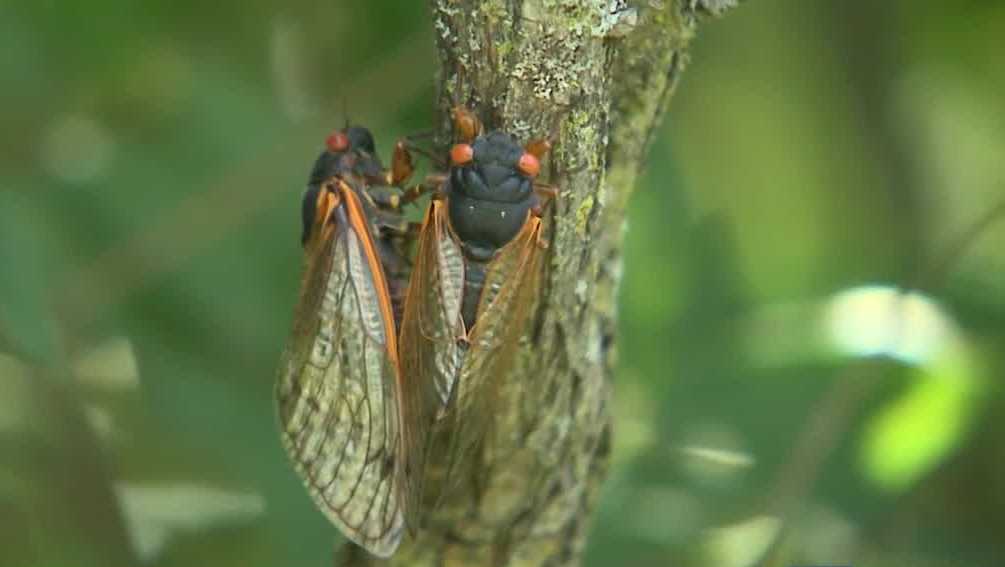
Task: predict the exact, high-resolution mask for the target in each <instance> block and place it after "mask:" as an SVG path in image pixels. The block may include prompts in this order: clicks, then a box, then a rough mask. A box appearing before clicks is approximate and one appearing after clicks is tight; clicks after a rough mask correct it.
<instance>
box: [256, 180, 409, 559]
mask: <svg viewBox="0 0 1005 567" xmlns="http://www.w3.org/2000/svg"><path fill="white" fill-rule="evenodd" d="M327 190H329V191H331V194H330V195H328V196H327V197H328V198H334V200H335V202H336V204H335V206H334V209H333V210H331V212H330V216H328V215H323V216H324V218H321V219H319V220H318V223H320V224H316V225H315V226H314V227H313V229H312V230H311V232H310V237H309V239H308V242H307V243H306V250H307V266H306V270H305V273H304V280H303V283H302V291H301V298H300V302H299V304H298V308H297V311H296V314H295V322H294V328H293V333H292V336H291V339H290V341H289V344H288V346H287V348H286V350H285V351H284V354H283V359H282V363H281V367H280V375H279V380H278V384H277V389H276V397H277V405H278V410H279V421H280V425H281V430H282V440H283V445H284V446H285V448H286V450H287V452H288V454H289V455H290V457H291V459H292V461H293V463H294V466H295V468H296V469H297V471H298V472H299V473H300V475H301V477H302V478H303V480H304V483H305V484H306V486H307V488H308V491H309V492H310V494H311V496H312V497H313V498H314V500H315V502H316V504H317V505H318V506H319V507H320V508H321V510H322V511H323V512H324V513H325V515H326V516H328V518H329V519H330V520H331V521H332V522H333V523H334V524H336V526H338V527H339V529H340V530H341V531H342V532H343V533H344V534H345V535H346V536H347V537H348V538H349V539H351V540H353V541H354V542H356V543H357V544H359V545H361V546H363V547H365V548H366V549H367V550H368V551H370V552H371V553H373V554H375V555H379V556H382V557H387V556H389V555H390V554H391V553H393V552H394V550H395V549H396V548H397V546H398V543H399V542H400V539H401V535H402V531H403V513H402V510H401V502H400V498H399V490H398V484H397V482H398V481H397V478H396V475H395V471H396V468H397V465H396V460H397V458H398V454H397V450H398V447H399V435H400V431H399V422H398V419H399V418H398V392H397V388H398V381H399V373H400V370H399V361H398V353H397V343H396V337H395V326H394V318H393V313H392V309H391V306H390V299H389V297H388V292H387V289H388V288H387V282H386V281H385V277H384V274H383V271H382V269H381V265H380V258H379V256H378V254H377V252H376V249H375V248H374V243H373V238H372V236H371V234H370V231H369V228H368V225H367V223H366V219H365V215H364V212H363V209H362V206H361V204H360V202H359V199H358V197H357V195H356V193H355V192H354V190H353V189H352V188H351V187H350V186H349V185H348V184H346V183H345V182H344V181H342V180H338V181H337V182H336V183H334V185H333V186H331V187H330V188H329V189H327Z"/></svg>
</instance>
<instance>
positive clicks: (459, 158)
mask: <svg viewBox="0 0 1005 567" xmlns="http://www.w3.org/2000/svg"><path fill="white" fill-rule="evenodd" d="M474 157H475V151H474V150H473V149H472V148H471V146H469V145H468V144H457V145H455V146H454V147H452V148H450V163H451V164H452V165H464V164H467V163H470V162H471V160H472V159H474Z"/></svg>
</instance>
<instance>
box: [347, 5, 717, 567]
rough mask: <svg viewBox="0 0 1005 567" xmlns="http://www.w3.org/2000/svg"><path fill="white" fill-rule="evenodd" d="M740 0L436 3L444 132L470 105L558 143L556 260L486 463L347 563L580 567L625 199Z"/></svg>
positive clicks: (512, 128) (599, 467)
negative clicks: (677, 90)
mask: <svg viewBox="0 0 1005 567" xmlns="http://www.w3.org/2000/svg"><path fill="white" fill-rule="evenodd" d="M732 3H733V2H731V1H724V0H717V1H712V0H663V1H662V2H660V1H657V0H651V1H649V2H647V3H644V4H643V5H642V6H640V7H639V8H637V11H636V10H635V9H626V8H624V6H623V4H624V2H623V1H618V0H484V1H477V0H431V5H432V16H433V26H434V30H435V34H436V36H437V43H438V47H439V57H440V75H439V80H440V86H441V89H440V97H439V107H440V110H441V111H442V112H441V117H442V119H441V121H440V126H441V128H440V131H441V132H442V133H443V135H444V138H443V139H442V141H443V142H445V143H446V142H448V140H447V139H446V136H449V135H450V132H451V128H450V120H449V117H448V113H447V110H448V109H449V108H450V107H451V106H453V105H455V104H464V105H466V106H468V107H469V108H471V109H473V110H474V111H475V112H476V114H477V115H478V116H479V117H480V118H481V119H482V120H483V121H484V122H485V123H486V126H487V127H488V128H489V129H500V130H504V131H507V132H510V133H512V134H514V135H515V136H516V137H517V138H518V139H519V140H520V141H521V142H526V141H527V140H530V139H532V138H540V137H544V138H548V139H549V140H550V141H551V142H552V146H553V149H552V151H551V154H550V157H549V158H548V160H547V161H546V163H545V167H544V168H543V169H542V178H543V180H544V181H546V182H549V183H550V184H552V185H555V186H556V187H558V189H559V193H558V197H557V199H556V200H555V202H554V204H553V206H551V207H550V208H548V209H546V211H547V212H548V213H547V215H546V217H545V218H546V226H547V227H548V229H547V231H548V240H549V242H550V247H549V249H548V255H549V262H548V263H549V269H548V273H547V277H546V280H545V282H544V283H543V285H542V289H541V292H540V293H541V297H540V301H541V303H540V306H539V309H538V314H537V317H538V319H537V321H536V323H537V324H536V326H535V331H534V333H532V336H530V337H528V340H527V341H525V342H523V343H521V345H520V350H519V351H518V360H517V363H516V364H515V367H516V371H515V372H514V374H513V377H512V378H507V379H506V381H505V382H504V383H505V384H506V385H507V387H506V389H505V391H504V400H505V403H503V404H501V406H502V407H500V408H499V413H498V414H497V415H495V416H492V420H493V425H492V429H491V430H490V434H489V435H488V436H487V438H486V439H485V443H484V447H483V448H482V451H481V455H480V462H479V466H478V467H477V470H472V471H464V474H462V478H461V480H460V482H457V483H454V484H452V485H451V490H450V491H449V496H448V497H447V498H446V499H445V501H443V502H442V503H441V504H440V505H439V506H438V507H437V508H436V510H435V511H433V512H432V513H431V517H430V518H429V519H428V520H427V521H426V525H425V527H424V528H423V529H422V530H420V531H419V533H418V536H417V537H415V538H412V537H406V538H405V540H404V541H403V542H402V545H401V548H400V549H399V550H398V552H397V553H396V554H395V555H394V557H393V558H391V559H390V560H383V561H382V560H378V559H376V558H373V557H371V556H369V555H367V554H366V553H365V552H363V551H362V550H360V549H358V548H354V547H353V546H347V547H346V549H345V550H344V552H343V556H342V560H343V563H344V564H346V565H402V566H405V565H407V566H433V565H436V566H454V565H456V566H461V565H510V566H515V565H520V566H532V565H578V564H579V562H580V556H581V553H582V550H583V547H584V538H585V535H586V532H587V529H588V527H589V519H590V515H591V512H592V511H593V508H594V505H595V503H596V500H597V495H598V493H599V488H600V485H601V482H602V481H603V479H604V477H605V475H606V471H607V463H608V455H609V453H610V447H611V414H610V411H611V404H610V401H611V390H612V376H613V369H614V366H615V361H616V351H615V340H614V338H615V322H616V314H617V302H616V295H617V289H618V285H619V282H620V279H621V273H622V269H621V247H622V240H623V234H624V215H625V206H626V204H627V201H628V197H629V195H630V194H631V192H632V188H633V186H634V184H635V180H636V177H637V175H638V172H639V170H640V168H641V166H642V164H643V161H644V158H645V154H646V150H647V148H648V146H649V141H650V139H651V137H652V135H653V132H654V131H655V129H656V127H657V125H658V124H659V121H660V118H661V116H662V115H663V112H664V110H665V108H666V106H667V101H668V100H669V99H670V96H671V94H672V92H673V88H674V86H675V85H676V83H677V80H678V78H679V77H680V74H681V71H682V70H683V68H684V63H685V61H686V59H687V56H686V48H687V45H688V43H689V41H690V39H691V38H692V37H693V33H694V27H695V24H696V22H697V19H698V13H699V12H702V11H704V12H711V13H717V12H718V11H720V10H721V9H722V8H724V7H725V6H727V5H729V4H732ZM431 459H433V461H434V462H433V463H431V465H432V466H431V469H430V470H431V473H430V474H431V476H432V477H433V478H432V482H433V483H434V484H435V482H436V480H437V479H436V475H437V470H436V462H435V455H434V456H433V457H431Z"/></svg>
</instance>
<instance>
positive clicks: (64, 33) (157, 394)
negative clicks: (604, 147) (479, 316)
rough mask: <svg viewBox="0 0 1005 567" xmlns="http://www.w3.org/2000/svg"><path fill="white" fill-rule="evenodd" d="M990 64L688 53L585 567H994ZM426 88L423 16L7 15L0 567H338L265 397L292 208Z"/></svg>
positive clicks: (924, 33)
mask: <svg viewBox="0 0 1005 567" xmlns="http://www.w3.org/2000/svg"><path fill="white" fill-rule="evenodd" d="M1003 38H1005V4H1003V3H1002V2H998V1H993V0H985V1H979V0H965V1H949V0H946V1H939V2H936V1H931V2H925V1H918V0H893V1H889V2H880V3H874V2H868V1H865V0H853V1H845V2H839V1H829V2H828V1H823V0H813V1H809V0H777V1H772V0H758V1H754V2H748V3H747V4H745V5H744V6H743V7H741V8H740V9H738V10H734V11H733V12H731V13H730V14H729V15H728V17H726V18H725V19H723V20H721V21H715V22H710V23H708V24H707V25H704V26H702V28H701V29H700V33H699V36H698V39H697V40H696V42H695V43H694V45H693V51H692V60H691V65H690V67H689V68H688V70H687V72H686V74H685V75H684V80H683V82H682V83H681V85H680V88H679V90H678V92H677V94H676V96H675V97H674V99H673V101H672V103H671V107H670V113H669V115H668V118H667V120H666V121H665V124H664V126H663V128H662V132H661V135H660V136H659V138H658V140H657V142H656V144H655V146H654V148H653V153H652V156H651V159H650V166H649V168H648V170H647V172H646V175H645V177H644V180H643V182H642V184H641V186H640V187H639V188H638V190H637V192H636V194H635V196H634V198H633V201H632V206H631V212H630V217H629V221H628V227H629V231H628V237H627V243H626V249H625V270H626V272H625V273H626V276H625V281H624V285H623V287H622V290H621V295H622V297H621V305H622V309H621V330H622V332H621V341H620V349H619V372H618V375H617V377H616V381H617V384H616V408H617V414H618V415H617V422H616V423H617V428H616V448H615V454H614V463H613V467H612V469H611V474H610V478H609V479H608V482H607V484H606V485H605V488H604V492H603V498H602V502H601V504H600V509H599V511H598V514H597V517H596V521H595V523H594V529H593V535H592V537H591V539H590V543H589V548H588V551H587V555H586V564H587V565H591V566H600V565H647V566H648V565H653V566H656V565H681V566H710V567H742V566H746V565H754V564H756V563H757V562H759V561H763V562H765V563H766V564H769V565H788V564H792V563H798V564H828V565H834V564H841V565H852V564H853V565H855V566H856V567H859V566H887V565H889V566H901V565H903V566H926V565H933V566H934V565H954V566H985V565H999V564H1001V563H1000V562H1001V561H1002V558H1003V557H1005V537H1003V536H1002V534H1003V533H1005V443H1003V441H1002V440H1003V439H1005V411H1003V409H1005V394H1003V389H1002V387H1001V380H1000V378H1001V374H1002V371H1003V369H1005V349H1003V348H1002V345H1003V344H1005V251H1003V250H1002V248H1003V245H1005V223H993V222H991V223H986V225H985V226H983V227H981V228H980V230H975V229H974V227H975V226H977V225H978V224H980V221H981V219H982V218H990V216H991V215H992V213H993V211H995V210H996V207H1000V203H1001V200H1002V199H1005V159H1003V157H1005V94H1003V93H1005V64H1003V60H1005V59H1003V58H1005V39H1003ZM434 69H435V64H434V52H433V47H432V35H431V32H430V24H429V21H428V18H427V15H426V8H425V4H424V3H421V2H409V3H405V2H394V1H390V0H383V1H371V2H359V3H350V2H339V1H334V0H325V1H314V2H308V1H292V2H287V3H285V5H284V6H282V7H278V5H277V4H276V3H274V2H265V1H262V0H251V1H248V0H245V1H242V2H235V1H231V0H223V1H220V2H216V3H204V2H190V1H175V2H164V1H148V2H142V3H141V2H130V1H124V0H120V1H110V0H102V1H94V2H87V3H68V2H48V1H38V2H28V1H21V2H18V1H15V2H8V3H4V4H3V5H2V6H0V77H3V81H2V88H0V125H2V132H3V135H2V137H0V144H2V151H0V351H2V353H0V565H3V566H7V565H10V566H54V565H60V566H78V565H79V566H91V565H94V566H104V565H121V566H127V565H138V564H156V565H165V566H173V565H177V566H189V565H214V566H216V567H222V566H226V565H262V566H271V565H323V564H328V563H329V561H330V557H331V548H332V547H331V546H332V543H333V541H335V539H336V535H335V534H336V530H335V529H334V528H333V527H331V526H329V525H328V524H327V522H326V521H325V520H324V518H323V517H322V516H321V514H320V513H317V512H316V511H315V510H314V509H313V507H312V504H311V503H310V501H309V499H308V497H307V494H306V492H305V491H304V490H303V489H302V488H301V486H300V484H299V481H298V479H297V478H296V477H295V475H294V473H293V472H292V469H291V468H290V467H289V466H288V465H287V462H286V458H285V456H284V455H283V453H282V451H281V449H280V447H279V443H278V435H277V432H276V429H275V422H274V417H273V408H272V398H271V396H272V383H273V379H274V371H275V368H276V364H277V361H278V357H279V352H280V349H281V348H282V346H283V343H284V341H285V338H286V333H287V330H288V328H289V325H290V320H291V314H292V308H293V304H294V302H295V299H296V293H297V286H298V280H299V272H300V262H301V257H300V249H299V246H298V235H299V230H300V229H299V225H298V223H299V220H298V218H299V217H298V211H299V208H298V207H299V199H300V194H301V191H302V187H303V184H304V182H305V180H306V176H307V173H308V171H309V167H310V165H311V163H312V161H313V159H314V157H315V156H316V154H317V152H318V151H319V149H320V147H321V142H322V140H323V139H324V136H325V135H326V133H327V132H328V131H329V130H330V129H331V128H333V127H335V126H339V125H341V124H342V123H343V120H344V118H345V116H346V113H348V115H349V116H350V117H351V119H352V120H353V121H354V122H359V123H364V124H368V125H370V126H371V127H372V128H373V129H374V131H375V133H376V135H377V138H378V143H379V145H380V146H381V147H382V148H383V150H384V155H387V150H388V149H389V148H390V145H391V143H392V142H393V140H394V138H395V137H396V136H399V135H402V134H404V133H410V132H415V131H418V130H422V129H424V128H428V126H429V124H431V121H432V116H431V111H432V100H433V92H434V86H433V82H432V81H433V79H432V77H433V72H434ZM998 210H999V212H1000V209H998ZM968 233H969V234H970V237H969V238H966V236H967V234H968ZM961 242H962V243H963V244H960V243H961ZM901 286H909V287H912V288H917V291H915V292H911V293H902V292H900V291H899V290H900V287H901Z"/></svg>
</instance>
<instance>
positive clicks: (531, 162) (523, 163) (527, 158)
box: [516, 152, 541, 177]
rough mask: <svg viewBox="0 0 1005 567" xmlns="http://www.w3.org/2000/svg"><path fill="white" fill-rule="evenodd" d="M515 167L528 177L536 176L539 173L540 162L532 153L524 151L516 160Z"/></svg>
mask: <svg viewBox="0 0 1005 567" xmlns="http://www.w3.org/2000/svg"><path fill="white" fill-rule="evenodd" d="M516 168H517V169H519V170H520V172H521V173H523V174H524V175H527V176H528V177H537V174H538V173H541V162H540V161H538V160H537V158H536V157H534V154H532V153H530V152H524V154H523V155H522V156H520V159H519V160H518V161H517V162H516Z"/></svg>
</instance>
